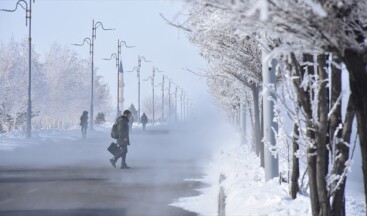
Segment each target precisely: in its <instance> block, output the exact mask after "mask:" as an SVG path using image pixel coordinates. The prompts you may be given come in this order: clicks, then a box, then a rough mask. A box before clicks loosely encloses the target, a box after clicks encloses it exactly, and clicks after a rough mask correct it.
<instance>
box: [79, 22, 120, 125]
mask: <svg viewBox="0 0 367 216" xmlns="http://www.w3.org/2000/svg"><path fill="white" fill-rule="evenodd" d="M98 27H101V28H102V29H103V30H105V31H108V30H115V29H107V28H104V27H103V24H102V22H96V23H95V22H94V20H93V23H92V39H91V38H89V37H86V38H84V40H83V43H82V44H73V45H75V46H83V45H84V43H85V42H87V43H88V44H89V45H90V46H89V53H90V55H92V77H91V102H90V121H89V124H90V129H91V130H93V106H94V101H93V99H94V95H93V93H94V40H95V39H96V38H97V37H96V36H97V28H98Z"/></svg>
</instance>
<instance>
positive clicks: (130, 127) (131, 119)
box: [129, 115, 134, 132]
mask: <svg viewBox="0 0 367 216" xmlns="http://www.w3.org/2000/svg"><path fill="white" fill-rule="evenodd" d="M133 123H134V116H133V115H131V116H130V118H129V129H130V132H131V131H132V130H133Z"/></svg>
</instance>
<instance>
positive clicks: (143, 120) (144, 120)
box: [140, 113, 148, 130]
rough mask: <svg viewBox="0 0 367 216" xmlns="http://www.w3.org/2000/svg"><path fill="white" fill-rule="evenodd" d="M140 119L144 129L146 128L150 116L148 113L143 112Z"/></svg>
mask: <svg viewBox="0 0 367 216" xmlns="http://www.w3.org/2000/svg"><path fill="white" fill-rule="evenodd" d="M140 121H141V123H142V124H143V130H145V127H146V125H147V123H148V117H147V115H145V113H143V115H142V116H141V118H140Z"/></svg>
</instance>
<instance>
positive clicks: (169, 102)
mask: <svg viewBox="0 0 367 216" xmlns="http://www.w3.org/2000/svg"><path fill="white" fill-rule="evenodd" d="M167 79H168V77H167ZM168 121H171V80H170V79H168Z"/></svg>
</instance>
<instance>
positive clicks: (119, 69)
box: [103, 39, 135, 117]
mask: <svg viewBox="0 0 367 216" xmlns="http://www.w3.org/2000/svg"><path fill="white" fill-rule="evenodd" d="M122 44H123V45H124V46H125V47H126V48H133V47H135V46H128V45H127V44H126V42H125V41H120V40H119V39H118V40H117V53H112V54H111V57H110V58H108V59H107V58H104V59H103V60H112V58H114V59H115V60H116V67H117V107H116V117H119V116H120V100H119V98H120V73H122V74H121V77H122V91H121V96H122V98H121V101H122V104H121V107H122V109H123V107H124V90H123V89H124V74H123V73H124V68H123V66H122V61H121V60H120V56H121V45H122Z"/></svg>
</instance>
